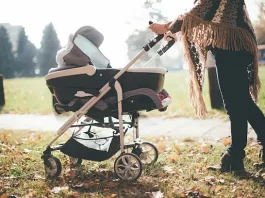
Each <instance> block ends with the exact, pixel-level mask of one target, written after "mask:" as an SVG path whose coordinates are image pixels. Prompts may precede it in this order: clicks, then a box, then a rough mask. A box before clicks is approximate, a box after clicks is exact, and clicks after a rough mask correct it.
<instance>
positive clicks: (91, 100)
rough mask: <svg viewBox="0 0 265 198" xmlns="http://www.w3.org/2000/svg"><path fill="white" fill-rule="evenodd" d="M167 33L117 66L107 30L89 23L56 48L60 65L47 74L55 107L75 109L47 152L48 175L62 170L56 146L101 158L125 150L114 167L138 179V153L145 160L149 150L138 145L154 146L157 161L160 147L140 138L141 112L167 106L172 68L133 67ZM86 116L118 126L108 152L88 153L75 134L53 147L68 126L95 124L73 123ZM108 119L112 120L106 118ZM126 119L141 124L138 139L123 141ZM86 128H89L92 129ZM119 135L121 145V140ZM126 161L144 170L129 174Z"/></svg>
mask: <svg viewBox="0 0 265 198" xmlns="http://www.w3.org/2000/svg"><path fill="white" fill-rule="evenodd" d="M162 38H163V35H158V36H157V37H156V38H155V39H153V40H151V41H150V42H149V43H148V44H147V45H145V46H144V49H143V50H142V51H141V52H140V53H139V54H138V55H137V56H136V57H135V58H134V59H133V60H132V61H131V62H130V63H129V64H128V65H126V66H125V67H124V68H122V69H118V68H112V67H111V65H110V62H109V60H108V59H107V58H106V57H105V56H104V55H103V54H102V53H101V52H100V50H99V49H98V48H99V46H100V45H101V43H102V42H103V35H102V34H101V33H100V32H98V31H97V30H96V29H95V28H93V27H91V26H85V27H82V28H80V29H79V30H78V31H77V32H76V33H75V35H73V36H72V35H70V37H69V41H68V44H67V46H66V47H65V48H62V49H61V50H59V51H58V53H57V56H56V60H57V63H58V67H57V68H52V69H51V70H50V71H49V73H48V74H47V75H46V77H45V79H46V84H47V86H48V88H49V90H50V92H51V93H52V94H53V95H54V96H55V98H56V100H57V104H55V109H56V111H57V112H58V113H62V112H64V111H72V112H75V114H74V115H73V116H72V117H71V118H70V119H69V120H68V121H67V122H66V123H65V124H64V125H63V126H62V127H61V128H60V129H59V130H58V133H57V134H58V135H57V137H56V138H55V139H54V140H52V141H51V143H50V144H49V145H48V147H47V149H46V150H45V151H44V153H43V159H44V164H45V168H46V169H45V170H46V173H47V174H48V176H58V175H59V174H60V171H61V170H60V169H61V165H60V163H59V160H58V159H57V158H55V157H53V156H51V151H54V150H61V151H62V152H64V153H65V154H67V155H69V156H71V157H75V158H78V159H88V160H93V161H102V160H106V159H108V158H110V157H111V156H112V155H114V154H115V153H116V152H117V151H118V150H119V149H121V153H122V155H121V156H120V157H119V158H118V159H117V160H116V161H115V165H114V168H115V172H116V174H117V175H118V177H119V178H121V179H125V180H134V179H137V178H138V177H139V176H140V174H141V161H140V159H139V158H140V156H142V158H141V159H143V153H144V152H143V150H142V148H140V147H139V145H142V146H144V145H145V146H146V145H147V146H148V147H149V148H151V149H152V150H153V151H154V153H155V157H154V160H153V161H156V159H157V155H158V152H157V149H156V148H155V146H154V145H152V144H151V143H148V142H141V141H140V139H139V124H138V117H139V114H138V111H142V110H146V111H150V110H154V109H159V110H160V111H164V110H166V107H167V105H164V104H162V100H161V99H164V98H165V97H168V93H167V92H166V91H165V90H164V89H163V86H164V79H165V74H166V72H167V70H166V69H165V68H129V67H130V66H131V65H133V64H134V63H135V62H136V61H137V60H138V59H139V58H140V57H141V56H142V55H143V54H144V53H145V52H146V51H148V50H149V49H151V48H152V47H153V46H154V45H155V44H156V43H158V42H159V41H160V40H161V39H162ZM172 45H173V43H172V42H171V43H169V44H168V45H167V46H165V47H164V48H163V49H165V51H166V50H167V49H168V48H169V47H171V46H172ZM161 95H162V96H163V97H162V98H161ZM124 114H129V115H130V116H131V122H125V121H124V120H123V119H122V115H124ZM82 116H86V117H87V118H89V119H90V118H91V119H94V120H96V121H97V122H98V123H97V124H96V126H100V127H106V128H111V129H114V131H115V135H114V134H113V136H112V140H113V141H112V142H111V143H110V146H111V147H110V148H109V150H110V152H109V153H102V152H101V153H100V152H98V151H97V152H98V155H101V156H98V157H96V158H95V156H96V155H94V156H91V155H90V153H88V152H87V153H85V154H84V153H80V151H81V150H82V149H83V148H84V147H83V145H81V144H79V143H78V141H77V139H75V137H77V136H75V137H74V136H73V137H72V138H71V139H70V140H69V141H68V142H66V143H65V144H62V145H60V146H59V147H58V146H57V147H54V148H52V147H51V144H52V143H54V142H55V141H56V140H57V139H58V138H59V137H60V136H61V135H62V134H63V133H64V132H65V131H66V130H67V129H68V128H70V127H80V130H81V129H82V128H84V126H92V125H93V124H91V123H90V124H88V123H86V122H83V124H81V125H80V124H79V125H78V124H77V125H73V124H74V123H75V122H77V121H78V120H79V119H80V118H81V117H82ZM112 117H113V118H117V119H119V122H118V123H114V122H113V121H112ZM105 118H108V119H109V122H108V123H106V122H105ZM117 124H118V126H117ZM123 124H128V125H129V127H133V128H135V129H136V134H134V136H133V137H134V143H133V144H129V145H124V142H123V141H124V130H123ZM93 126H95V125H93ZM90 128H91V127H90ZM80 130H78V131H80ZM134 132H135V131H134ZM87 133H90V129H89V131H88V132H87ZM90 135H91V134H90ZM117 135H118V136H117ZM93 137H94V136H93ZM117 137H118V138H117ZM119 139H120V144H117V141H118V140H119ZM125 148H133V153H130V154H129V153H127V154H125V152H124V149H125ZM94 150H95V149H94ZM92 151H93V149H92ZM137 156H138V157H137ZM124 157H125V158H126V159H124ZM124 160H125V161H128V160H129V161H130V160H132V161H135V160H136V162H135V163H136V164H137V163H138V165H137V167H138V168H139V167H140V171H138V172H137V174H130V176H128V175H124V173H120V171H121V170H119V169H120V168H119V167H120V166H125V165H124V162H125V161H124ZM121 164H123V165H121ZM53 166H56V170H57V171H55V173H54V172H52V173H51V172H49V171H47V170H48V169H49V170H50V169H52V168H53ZM126 166H127V165H126ZM133 166H135V164H134V165H133ZM58 167H59V168H58ZM131 168H132V167H131ZM134 169H135V167H134ZM137 170H138V169H137ZM121 172H122V171H121Z"/></svg>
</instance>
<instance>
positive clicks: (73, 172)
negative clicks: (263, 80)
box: [0, 130, 265, 198]
mask: <svg viewBox="0 0 265 198" xmlns="http://www.w3.org/2000/svg"><path fill="white" fill-rule="evenodd" d="M69 135H70V134H67V135H65V136H63V138H62V139H64V140H65V139H67V138H68V137H69ZM52 137H55V134H54V133H52V132H42V133H39V132H34V131H7V130H2V131H0V197H1V198H7V197H8V196H9V195H14V196H15V197H27V198H30V197H67V198H77V197H95V198H97V197H99V198H101V197H107V198H111V197H126V198H127V197H129V198H130V197H137V198H145V197H146V198H148V197H149V198H151V197H153V198H154V197H156V198H160V197H166V198H173V197H176V198H178V197H201V198H203V197H204V198H206V197H222V198H223V197H229V198H230V197H234V198H239V197H241V198H243V197H244V198H256V197H265V190H264V179H263V177H264V175H262V171H261V172H259V174H256V175H255V173H257V172H256V170H255V169H254V168H253V167H252V164H253V163H254V162H257V161H259V159H258V150H259V146H258V145H257V144H255V142H254V141H253V140H249V142H248V146H247V148H246V154H247V157H246V159H245V165H246V168H247V170H248V171H250V172H252V173H253V174H252V175H251V176H248V177H239V176H236V175H233V174H231V173H222V174H219V173H216V172H213V171H208V170H207V169H206V166H208V165H212V164H215V163H217V162H219V159H220V153H221V152H222V151H224V149H225V147H226V146H227V144H229V141H230V139H228V138H225V139H223V140H219V141H211V140H203V139H193V140H192V138H186V139H183V140H181V139H172V138H168V137H166V136H164V137H146V140H147V141H150V142H152V143H154V144H155V145H156V147H157V148H158V150H159V158H158V161H157V162H156V163H155V164H154V165H152V166H146V167H144V171H143V173H142V175H141V177H140V178H139V179H138V180H137V181H135V182H123V181H120V180H118V179H116V178H115V175H114V172H113V164H114V160H115V159H116V157H117V155H116V156H113V157H112V158H111V159H109V160H106V161H103V162H92V161H83V163H82V166H81V167H79V168H76V169H70V168H69V159H68V156H66V155H64V154H62V153H60V152H58V151H57V152H56V151H55V152H53V154H54V155H55V156H56V157H58V158H59V159H60V161H61V163H62V166H63V170H62V173H61V175H60V176H59V177H58V178H56V179H53V180H51V179H46V177H45V173H44V167H43V161H42V160H41V158H40V157H41V154H42V151H43V150H44V149H45V146H46V145H47V144H48V142H49V141H50V140H51V138H52ZM128 137H129V136H128ZM129 139H130V138H127V140H128V141H129ZM61 141H62V140H61ZM118 154H119V153H118ZM162 195H163V196H162Z"/></svg>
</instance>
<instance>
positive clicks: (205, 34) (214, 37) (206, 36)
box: [181, 14, 257, 54]
mask: <svg viewBox="0 0 265 198" xmlns="http://www.w3.org/2000/svg"><path fill="white" fill-rule="evenodd" d="M181 32H182V33H183V34H185V35H187V37H188V39H190V40H191V41H192V42H195V43H197V44H199V46H200V47H201V48H203V49H205V48H206V47H207V46H210V45H211V46H212V47H217V48H221V49H225V50H233V51H241V50H243V51H249V52H251V53H252V54H255V52H256V50H257V43H256V41H255V39H254V38H253V36H252V35H251V34H250V33H249V32H248V31H247V30H245V29H243V28H239V27H235V26H231V25H226V24H221V23H213V22H211V21H204V20H202V19H201V18H199V17H197V16H194V15H191V14H187V15H186V16H185V18H184V19H183V24H182V27H181Z"/></svg>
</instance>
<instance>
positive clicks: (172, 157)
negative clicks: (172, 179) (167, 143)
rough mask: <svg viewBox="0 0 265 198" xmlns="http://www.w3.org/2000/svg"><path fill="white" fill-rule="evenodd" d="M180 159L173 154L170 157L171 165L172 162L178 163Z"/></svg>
mask: <svg viewBox="0 0 265 198" xmlns="http://www.w3.org/2000/svg"><path fill="white" fill-rule="evenodd" d="M177 159H178V155H177V154H176V153H171V154H170V156H169V157H168V162H169V163H171V162H173V163H174V162H176V161H177Z"/></svg>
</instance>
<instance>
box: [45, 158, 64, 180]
mask: <svg viewBox="0 0 265 198" xmlns="http://www.w3.org/2000/svg"><path fill="white" fill-rule="evenodd" d="M44 166H45V173H46V176H47V177H49V178H54V177H58V176H59V175H60V174H61V172H62V164H61V162H60V160H59V159H58V158H57V157H54V156H49V157H45V158H44Z"/></svg>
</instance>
